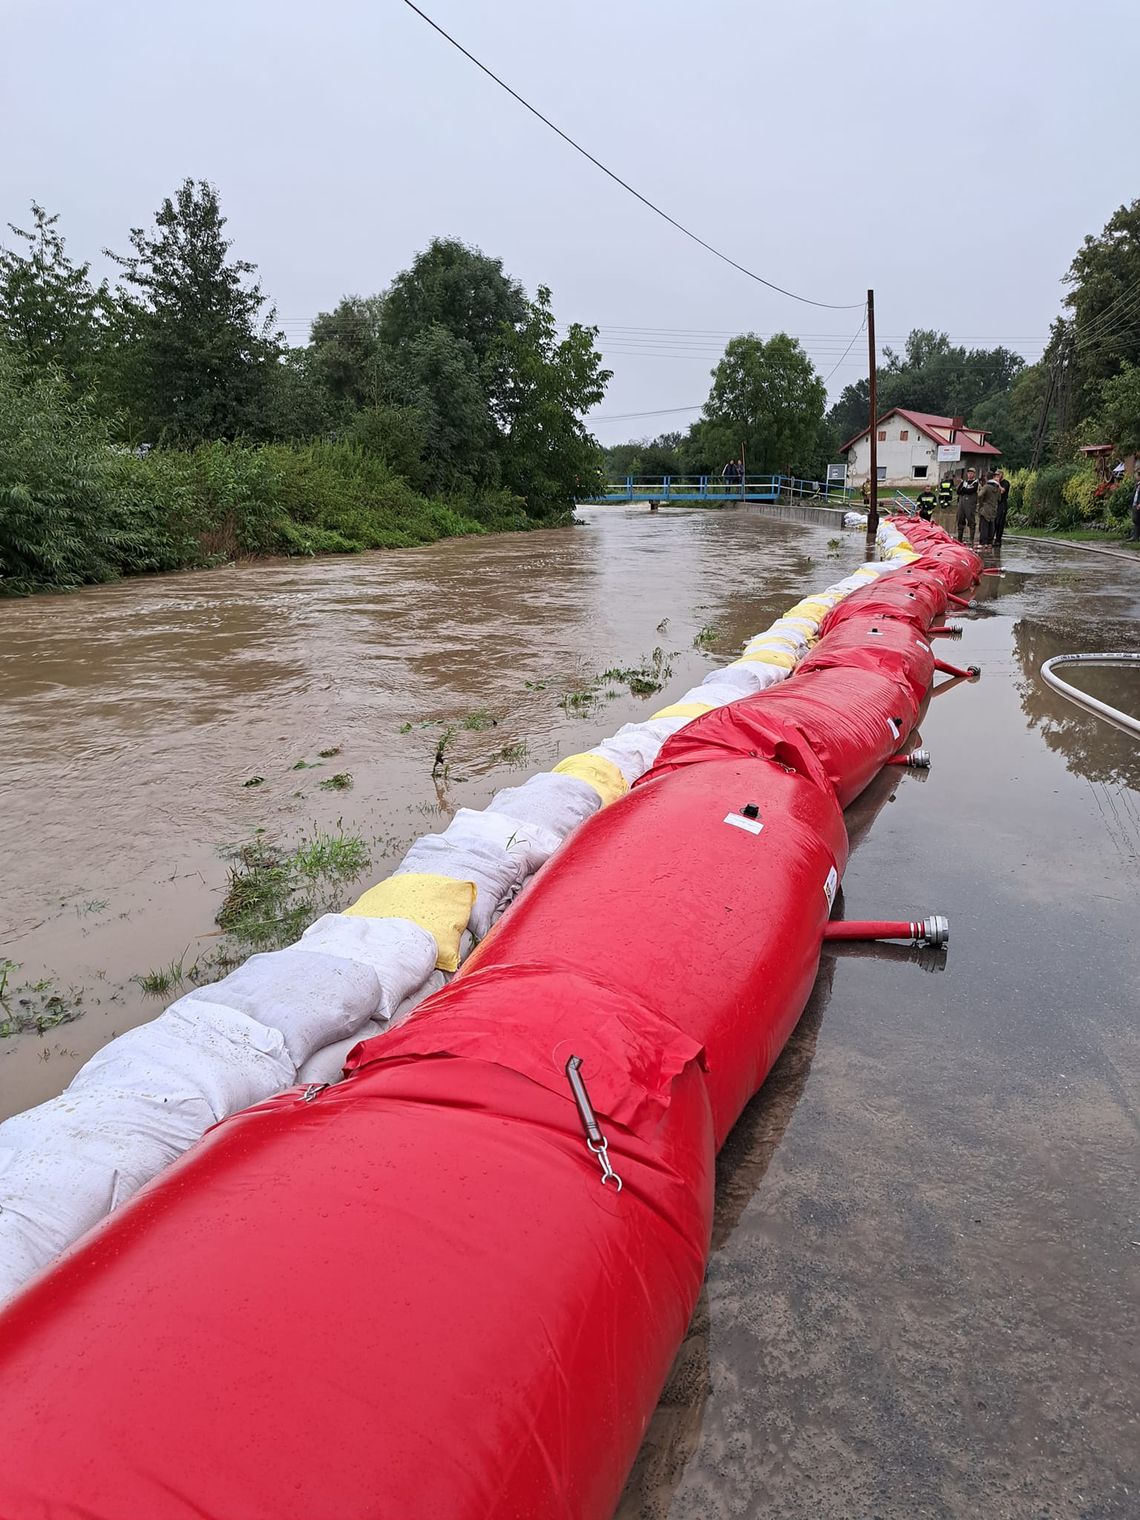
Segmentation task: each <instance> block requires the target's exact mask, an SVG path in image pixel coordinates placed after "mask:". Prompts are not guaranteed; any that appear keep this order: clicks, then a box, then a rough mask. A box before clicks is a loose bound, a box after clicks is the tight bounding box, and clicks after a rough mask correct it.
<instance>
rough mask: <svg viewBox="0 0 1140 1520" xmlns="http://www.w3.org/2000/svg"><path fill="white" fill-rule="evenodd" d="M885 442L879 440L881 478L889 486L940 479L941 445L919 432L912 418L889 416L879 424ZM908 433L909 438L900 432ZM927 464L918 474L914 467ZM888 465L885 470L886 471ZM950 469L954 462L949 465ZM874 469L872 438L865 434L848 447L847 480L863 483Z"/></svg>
mask: <svg viewBox="0 0 1140 1520" xmlns="http://www.w3.org/2000/svg"><path fill="white" fill-rule="evenodd" d="M879 432H880V433H886V435H887V437H886V442H883V441H882V440H880V442H879V481H880V484H881V485H887V486H910V485H914V484H915V483H916V482H917V483H918V484H919V485H921V484H922V481H923V479H924V478H925V479H926V480H928V481H930V482H932V483H934V484H937V482H938V445H937V444H936V443H934V442H933V441H932V440H931V439H929V438H927V436H926V434H925V433H920V432H919V431H918V429H917V428H916V427H915V425H914V424H913V422H905V421H904V420H903V419H902V418H901V417H889V418H888V419H887V421H886V422H885V423H884V425H883V426H882V427H881V428H879ZM903 433H906V434H907V435H908V436H907V437H906V438H903V437H901V436H900V435H901V434H903ZM924 465H925V466H926V475H925V477H922V476H916V475H915V473H914V471H915V467H916V466H917V467H918V468H920V469H921V468H922V466H924ZM884 467H885V474H884ZM946 468H947V469H950V468H952V466H947V467H946ZM870 472H871V440H870V437H869V436H867V435H864V436H863V437H862V438H860V439H859V440H858V441H857V442H856V443H854V444H852V446H851V448H849V449H848V450H847V482H848V484H849V485H852V486H861V485H862V484H863V482H864V481H865V480H866V479H867V477H868V476H869V474H870Z"/></svg>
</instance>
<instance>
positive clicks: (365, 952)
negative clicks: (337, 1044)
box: [293, 913, 439, 1044]
mask: <svg viewBox="0 0 1140 1520" xmlns="http://www.w3.org/2000/svg"><path fill="white" fill-rule="evenodd" d="M293 948H294V949H295V950H304V951H311V950H316V951H323V952H324V953H325V954H327V955H332V956H336V957H339V958H341V959H343V960H349V961H358V962H359V963H360V964H362V965H364V966H370V967H371V968H372V970H373V971H374V972H375V973H376V976H377V979H378V981H379V985H380V999H379V1002H378V1003H377V1004H376V1006H375V1008H373V1009H370V1010H369V1012H370V1013H371V1014H372V1015H373V1016H374V1017H375V1018H377V1019H391V1017H392V1015H393V1014H394V1013H395V1011H396V1009H397V1008H398V1007H399V1005H400V1004H401V1003H402V1002H403V1001H404V999H405V998H406V997H407V996H408V994H409V993H411V992H414V991H415V990H416V988H417V987H422V986H423V983H424V981H425V980H426V978H427V977H428V975H429V974H430V972H431V970H432V968H433V967H434V966H435V962H436V956H437V955H438V954H439V948H438V946H437V945H436V942H435V940H434V939H433V937H432V936H431V935H430V934H429V933H428V931H427V930H426V929H421V928H420V926H419V924H413V923H412V922H411V920H410V919H407V918H363V917H357V916H356V914H349V913H326V914H325V915H324V917H323V918H318V919H317V921H316V923H314V924H310V925H309V927H308V928H307V929H306V930H305V932H304V934H302V936H301V938H300V939H299V940H298V941H297V943H296V945H295V946H294V947H293ZM346 1033H351V1031H346ZM330 1043H332V1042H331V1040H329V1039H326V1040H324V1041H322V1044H330Z"/></svg>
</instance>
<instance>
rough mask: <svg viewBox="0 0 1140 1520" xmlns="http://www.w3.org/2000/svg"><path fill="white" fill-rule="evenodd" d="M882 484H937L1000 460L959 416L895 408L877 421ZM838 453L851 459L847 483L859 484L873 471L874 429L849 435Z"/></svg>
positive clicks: (993, 465)
mask: <svg viewBox="0 0 1140 1520" xmlns="http://www.w3.org/2000/svg"><path fill="white" fill-rule="evenodd" d="M876 432H877V433H878V467H879V484H880V485H884V486H916V485H917V486H919V487H921V486H923V485H934V486H936V485H937V484H938V482H939V481H940V480H941V479H943V478H944V477H945V476H947V475H958V474H964V473H965V472H966V471H967V470H968V469H969V468H970V466H971V465H973V467H974V469H976V470H977V472H978V474H979V475H981V474H982V473H983V472H984V471H986V470H994V469H996V468H997V466H998V462H999V461H1000V459H1001V450H1000V449H995V448H994V446H993V444H992V443H990V442H989V441H988V438H987V435H986V434H985V433H984V432H983V431H982V430H981V429H980V428H971V427H966V426H965V424H964V423H963V421H962V418H961V417H936V416H935V415H934V413H933V412H912V411H910V410H909V409H908V408H907V407H902V406H896V407H892V408H891V410H890V411H889V412H885V413H884V414H883V416H882V417H880V418H879V421H878V423H877V425H876ZM840 453H841V454H842V455H843V457H844V459H845V460H846V461H847V483H848V485H852V486H861V485H862V484H863V482H864V481H865V480H866V479H868V477H869V476H870V473H871V430H870V428H864V429H863V431H862V432H861V433H856V434H855V437H854V438H849V439H848V440H847V442H846V443H845V444H844V445H843V447H842V449H841V450H840Z"/></svg>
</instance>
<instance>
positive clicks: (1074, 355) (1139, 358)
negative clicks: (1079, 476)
mask: <svg viewBox="0 0 1140 1520" xmlns="http://www.w3.org/2000/svg"><path fill="white" fill-rule="evenodd" d="M1064 283H1065V284H1066V285H1067V286H1068V287H1069V288H1068V291H1067V293H1066V295H1065V297H1064V305H1065V307H1066V309H1067V313H1068V314H1067V316H1066V317H1065V318H1064V319H1063V320H1062V321H1061V322H1059V323H1057V324H1055V327H1054V332H1053V337H1052V341H1051V343H1050V347H1049V351H1048V353H1047V355H1046V358H1047V360H1048V361H1049V362H1051V363H1057V362H1058V361H1059V360H1061V359H1062V358H1063V359H1065V360H1066V361H1067V363H1068V364H1069V365H1070V366H1071V370H1072V373H1071V376H1070V377H1069V380H1068V383H1069V384H1070V385H1071V388H1072V397H1071V407H1070V418H1080V417H1084V416H1087V415H1088V414H1089V413H1090V412H1095V411H1096V408H1097V405H1098V402H1099V393H1100V387H1101V385H1102V384H1103V383H1104V381H1106V380H1108V379H1110V378H1111V377H1112V376H1113V375H1115V374H1116V373H1117V371H1118V370H1119V369H1120V366H1121V365H1122V364H1140V199H1138V200H1134V201H1132V202H1131V203H1130V204H1129V205H1127V206H1121V207H1119V208H1118V209H1117V210H1116V211H1114V212H1113V214H1112V216H1110V217H1109V219H1108V221H1107V222H1106V223H1105V226H1104V230H1103V232H1101V233H1100V234H1099V235H1098V236H1096V237H1092V236H1088V237H1086V238H1085V240H1084V242H1083V243H1082V244H1081V246H1080V248H1079V249H1078V250H1077V252H1076V254H1075V256H1074V258H1073V262H1072V263H1071V264H1070V266H1069V268H1068V271H1067V272H1066V274H1065V277H1064Z"/></svg>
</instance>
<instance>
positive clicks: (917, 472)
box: [910, 464, 929, 480]
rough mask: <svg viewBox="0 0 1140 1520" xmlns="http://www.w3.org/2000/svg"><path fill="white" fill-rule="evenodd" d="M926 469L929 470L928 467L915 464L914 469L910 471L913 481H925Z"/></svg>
mask: <svg viewBox="0 0 1140 1520" xmlns="http://www.w3.org/2000/svg"><path fill="white" fill-rule="evenodd" d="M928 468H929V466H928V465H925V464H916V465H915V466H914V468H913V469H912V470H911V472H910V473H911V475H912V476H913V477H914V479H915V480H925V479H926V472H927V470H928Z"/></svg>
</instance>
